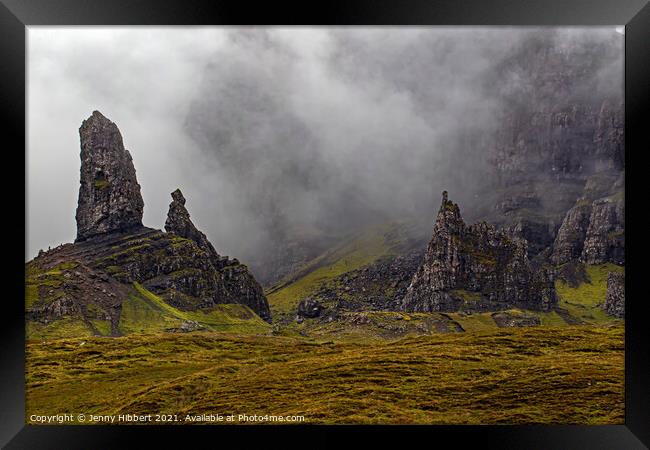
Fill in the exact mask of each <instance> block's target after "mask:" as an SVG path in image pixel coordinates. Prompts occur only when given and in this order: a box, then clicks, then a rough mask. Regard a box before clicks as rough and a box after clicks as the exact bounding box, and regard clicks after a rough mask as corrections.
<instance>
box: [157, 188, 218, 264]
mask: <svg viewBox="0 0 650 450" xmlns="http://www.w3.org/2000/svg"><path fill="white" fill-rule="evenodd" d="M171 195H172V202H171V203H170V204H169V212H168V213H167V220H166V221H165V231H167V232H168V233H175V234H177V235H178V236H181V237H184V238H187V239H191V240H193V241H194V242H196V243H197V244H198V245H199V247H201V248H202V249H204V250H205V251H207V252H208V253H209V254H211V255H214V256H216V257H217V258H218V256H219V255H218V254H217V251H216V250H215V249H214V247H213V246H212V244H211V243H210V241H208V238H207V237H206V236H205V234H203V233H202V232H201V231H199V230H198V229H197V228H196V227H195V226H194V224H193V223H192V220H191V219H190V213H189V212H188V211H187V208H185V197H184V196H183V193H182V192H181V190H180V189H176V190H175V191H174V192H172V194H171Z"/></svg>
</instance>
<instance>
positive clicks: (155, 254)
mask: <svg viewBox="0 0 650 450" xmlns="http://www.w3.org/2000/svg"><path fill="white" fill-rule="evenodd" d="M80 135H81V147H82V151H81V160H82V161H81V162H82V168H81V187H80V190H79V206H78V208H77V224H78V236H77V240H76V241H75V243H74V244H65V245H61V246H59V247H57V248H55V249H52V250H48V251H47V252H39V255H38V256H37V257H36V258H35V259H34V260H32V261H30V262H29V263H28V264H27V280H26V285H27V287H28V291H29V300H28V302H27V318H28V320H30V321H33V322H34V323H38V324H40V325H39V326H38V327H42V326H47V324H49V323H52V322H55V321H60V320H62V319H69V320H71V321H73V322H74V321H76V323H77V324H78V323H83V324H84V325H83V326H82V327H81V328H80V330H81V331H83V329H84V326H85V330H86V331H88V329H89V330H91V331H92V332H93V334H104V335H106V333H108V334H110V335H113V336H115V335H119V334H121V333H122V332H123V330H122V327H121V325H120V324H121V323H122V319H121V317H122V313H123V311H124V308H123V306H124V302H127V303H128V304H129V305H130V306H129V312H130V314H131V315H130V316H129V320H131V321H133V320H136V319H134V317H135V318H138V317H141V316H140V314H142V312H138V311H133V308H134V306H133V305H132V303H130V302H128V300H129V298H130V297H133V296H139V297H140V298H142V296H145V297H146V295H151V294H154V296H157V297H159V299H155V300H151V299H149V300H144V302H145V303H147V302H148V301H153V302H154V303H153V304H151V305H149V306H147V307H146V308H153V309H152V312H151V311H150V312H149V313H148V314H149V318H151V317H156V315H160V314H164V311H165V309H164V308H163V309H162V312H161V310H160V306H156V302H160V301H164V302H165V303H167V304H168V305H171V306H173V307H174V308H176V309H177V310H179V311H191V312H195V311H203V312H204V313H206V314H211V313H213V312H215V311H217V310H218V308H217V306H218V305H222V304H238V305H245V306H247V307H249V308H250V309H251V310H252V311H253V312H255V313H256V314H257V315H258V316H259V317H261V318H262V319H264V320H266V321H267V322H270V320H271V313H270V309H269V305H268V302H267V300H266V297H265V296H264V292H263V290H262V287H261V286H260V285H259V283H258V282H257V281H256V280H255V278H254V277H253V276H252V275H251V273H250V272H249V270H248V268H247V267H246V266H245V265H244V264H241V263H240V262H239V261H238V260H237V259H231V258H228V257H227V256H221V255H219V254H218V253H217V251H216V250H215V249H214V247H213V246H212V244H211V243H210V242H209V241H208V239H207V237H206V236H205V234H203V233H202V232H201V231H199V230H198V229H197V228H196V226H194V224H193V223H192V221H191V219H190V214H189V212H188V211H187V209H186V208H185V198H184V197H183V194H182V193H181V192H180V190H176V191H174V192H173V193H172V199H173V201H172V203H171V205H170V209H169V213H168V217H167V221H166V223H165V229H166V230H167V232H163V231H161V230H155V229H152V228H148V227H145V226H143V225H142V210H143V205H144V203H143V201H142V197H141V195H140V186H139V185H138V183H137V180H136V177H135V168H134V167H133V162H132V160H131V156H130V155H129V153H128V151H126V150H125V149H124V146H123V144H122V137H121V135H120V132H119V130H118V128H117V126H116V125H115V124H114V123H113V122H111V121H110V120H108V119H106V118H105V117H104V116H103V115H101V114H100V113H99V112H97V111H95V112H94V113H93V115H92V116H91V117H90V118H89V119H88V120H86V121H84V122H83V124H82V126H81V129H80ZM134 289H135V290H134ZM142 289H146V290H148V291H149V292H148V293H147V292H146V291H141V290H142ZM233 311H234V310H233ZM237 311H240V313H239V314H240V315H241V316H242V317H243V316H246V315H250V316H252V315H253V314H252V313H251V312H249V311H248V310H247V308H239V309H238V310H237ZM134 314H135V316H134ZM170 314H172V313H170ZM173 314H176V313H173ZM179 314H180V315H181V317H182V313H179ZM145 316H146V314H145ZM142 317H144V316H142ZM142 317H141V318H142ZM174 317H176V316H174ZM195 317H196V316H195ZM198 317H201V316H198ZM206 317H207V316H206ZM246 318H247V317H246ZM145 319H146V317H145V318H144V319H143V320H145ZM147 320H149V319H147ZM161 320H162V319H161ZM197 320H199V319H197ZM257 320H259V319H257ZM98 321H99V322H102V323H103V322H106V323H108V324H109V325H108V326H109V329H108V330H104V332H102V333H99V331H98V329H97V328H96V323H98ZM38 327H37V328H38ZM177 328H178V330H176V328H173V330H176V331H193V330H198V329H200V328H199V327H197V326H196V325H195V321H194V320H185V322H183V323H182V324H180V325H179V327H177Z"/></svg>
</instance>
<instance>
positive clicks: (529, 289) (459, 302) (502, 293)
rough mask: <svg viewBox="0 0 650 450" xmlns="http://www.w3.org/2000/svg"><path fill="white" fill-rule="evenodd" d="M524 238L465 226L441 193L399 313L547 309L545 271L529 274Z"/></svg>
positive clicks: (549, 292) (549, 291)
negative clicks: (517, 307)
mask: <svg viewBox="0 0 650 450" xmlns="http://www.w3.org/2000/svg"><path fill="white" fill-rule="evenodd" d="M526 246H527V243H526V241H525V240H522V239H519V238H515V237H512V236H510V235H508V234H507V233H506V232H505V231H501V230H497V229H496V228H495V227H494V226H493V225H490V224H488V223H486V222H481V223H478V224H476V225H472V226H469V227H467V226H465V223H464V221H463V219H462V217H461V215H460V208H459V207H458V205H456V204H455V203H453V202H451V201H449V200H448V199H447V193H446V192H443V198H442V205H441V206H440V210H439V212H438V217H437V219H436V223H435V225H434V229H433V237H432V238H431V242H430V243H429V246H428V248H427V251H426V253H425V255H424V259H423V261H422V264H421V265H420V267H419V268H418V270H417V272H416V273H415V275H414V276H413V279H412V280H411V284H410V285H409V287H408V289H407V292H406V295H405V297H404V299H403V300H402V304H401V307H402V309H404V310H405V311H423V312H426V311H455V310H458V309H465V310H498V309H506V308H507V307H509V306H513V305H523V306H525V307H527V308H530V309H542V310H548V309H550V308H551V307H552V305H553V304H554V303H555V302H556V296H555V289H554V287H553V283H552V280H551V278H550V275H549V273H548V272H547V271H546V270H545V269H543V268H542V269H539V270H534V269H533V268H532V266H531V264H530V262H529V260H528V256H527V249H526Z"/></svg>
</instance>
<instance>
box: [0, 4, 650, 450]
mask: <svg viewBox="0 0 650 450" xmlns="http://www.w3.org/2000/svg"><path fill="white" fill-rule="evenodd" d="M271 24H276V25H298V24H304V25H542V26H543V25H556V26H561V25H567V26H569V25H576V26H585V25H625V26H626V33H625V140H626V143H625V145H626V151H625V154H626V166H627V169H628V174H627V176H626V187H625V189H626V193H627V194H626V202H628V203H632V204H633V207H632V208H629V207H627V208H626V211H628V213H627V214H628V218H627V220H626V229H627V230H626V235H627V238H626V239H627V242H628V245H627V247H626V259H628V260H630V259H631V262H630V263H629V264H626V290H627V292H628V294H627V297H628V302H627V307H626V309H627V310H626V331H625V350H626V354H625V369H626V370H625V383H626V385H625V389H626V394H625V398H626V403H625V425H619V426H567V425H555V426H554V425H548V426H398V427H375V426H373V427H356V426H355V427H330V426H311V427H309V426H282V427H258V426H250V427H249V426H247V427H137V426H135V427H133V426H132V427H124V426H119V427H117V426H93V427H84V426H60V425H54V426H32V425H25V399H24V394H25V387H24V383H25V380H24V367H25V366H24V358H25V351H24V344H25V329H24V304H23V302H22V299H24V263H25V261H24V250H25V249H24V247H23V246H21V244H20V242H19V239H18V236H20V235H21V233H22V234H23V235H25V222H24V220H21V218H25V210H26V208H25V203H24V202H23V201H22V200H23V198H21V196H20V195H18V191H19V189H16V186H20V185H21V184H20V183H21V182H22V185H23V186H25V182H26V179H25V171H24V170H23V171H22V172H21V171H20V170H19V169H18V167H19V166H20V165H21V164H23V165H24V164H25V154H24V153H23V151H21V149H26V132H25V129H26V128H25V126H26V123H25V121H26V104H25V98H26V97H25V88H26V81H25V74H26V58H25V56H26V55H25V52H26V47H25V44H26V27H28V26H30V25H271ZM0 55H1V57H2V60H1V61H2V62H1V63H0V99H1V101H0V113H1V114H2V117H1V118H2V120H1V122H0V123H2V130H3V132H2V137H3V142H4V143H5V145H4V146H3V150H4V151H3V158H5V159H4V162H5V176H4V177H3V182H4V183H3V184H5V186H4V190H3V196H2V199H3V201H2V203H3V211H4V212H5V213H6V215H4V214H3V215H4V220H3V224H4V225H5V226H7V227H8V229H6V230H5V232H4V233H3V236H4V237H5V242H6V243H8V244H9V243H10V244H12V248H11V252H3V253H4V259H5V262H7V261H8V266H7V267H8V269H7V270H6V271H5V280H4V283H5V285H6V286H8V289H5V297H4V298H3V299H2V302H3V309H2V311H3V313H2V317H3V321H4V323H3V326H2V328H1V329H0V332H1V333H2V340H1V341H0V342H2V350H1V352H0V354H1V358H2V359H1V362H0V379H1V382H2V384H1V387H0V401H2V408H0V444H1V445H3V446H6V448H12V449H23V448H30V449H31V448H61V449H62V448H65V449H75V448H83V449H89V448H93V449H97V448H122V447H123V448H129V447H130V446H131V445H133V444H134V443H135V442H136V441H135V439H136V438H137V437H138V436H136V435H145V436H146V439H147V442H148V444H149V445H148V446H151V445H154V444H153V443H152V441H151V439H155V440H159V441H160V442H161V443H166V444H167V445H180V444H177V443H179V442H180V443H184V444H185V446H189V445H193V443H195V442H196V441H195V439H196V438H197V435H198V437H200V438H204V439H208V441H205V442H212V445H210V447H213V446H221V445H227V444H225V443H226V442H237V444H238V446H242V445H243V446H244V447H245V446H247V444H248V441H249V440H250V439H251V438H255V439H260V438H261V439H263V441H264V442H265V444H264V445H268V443H269V442H272V441H277V442H279V443H283V444H284V445H290V444H291V443H292V441H293V440H294V434H295V433H296V432H299V433H300V439H298V440H296V441H295V442H302V443H303V444H305V445H308V446H309V447H317V446H323V445H328V446H331V445H332V444H333V443H335V442H337V441H340V440H342V439H345V440H347V439H348V438H349V437H351V435H353V434H357V433H363V434H364V439H372V440H373V441H383V442H386V440H390V439H396V442H398V443H400V445H402V446H403V445H416V440H417V441H421V442H424V443H427V442H429V443H431V445H432V446H433V447H435V446H437V443H438V442H440V443H441V442H444V441H447V440H449V439H451V440H452V442H454V445H458V444H461V445H462V444H464V443H467V442H468V441H472V442H475V443H478V444H479V445H481V447H483V448H485V447H487V448H527V449H528V448H540V449H548V448H567V449H569V448H570V449H578V448H589V449H624V448H625V449H627V448H630V449H634V448H647V447H648V446H650V426H648V425H649V424H650V389H649V388H648V382H647V376H648V374H649V373H650V371H649V370H648V369H649V367H650V351H649V349H648V342H650V336H649V334H650V332H649V329H650V327H648V326H647V325H646V324H645V323H644V322H645V318H646V317H648V316H646V315H645V314H644V312H645V305H644V301H645V302H646V303H647V300H645V298H644V297H643V295H642V294H643V285H644V280H643V270H644V261H642V260H641V257H642V256H643V254H644V253H645V252H644V250H645V249H644V247H643V246H642V243H643V242H642V241H643V235H644V233H643V231H642V230H641V226H640V223H642V222H641V221H640V220H637V221H635V220H631V218H633V215H635V214H639V215H640V216H641V215H643V212H644V211H643V206H634V204H635V202H639V204H640V205H642V203H640V202H643V200H644V198H643V194H642V193H643V192H644V186H643V185H642V184H641V182H642V181H641V180H642V179H643V178H642V177H643V174H642V173H641V171H642V170H644V166H643V164H641V163H639V162H638V161H636V167H635V165H634V164H635V160H634V159H633V158H632V155H642V154H643V152H647V151H648V149H650V145H648V144H649V142H648V130H647V128H648V127H647V126H646V125H645V123H646V122H645V120H644V119H646V118H647V117H648V114H647V112H648V105H649V102H650V3H648V2H647V1H646V0H571V1H568V0H491V1H486V0H444V1H442V0H408V1H400V2H397V1H392V2H391V1H388V0H364V1H361V0H356V1H352V0H348V1H344V0H339V1H334V0H331V1H327V2H319V3H316V4H310V3H308V2H302V3H298V2H296V3H290V2H287V3H283V4H279V3H276V2H259V4H250V3H248V2H244V1H239V2H236V1H234V0H228V1H224V0H216V1H209V0H202V1H195V2H188V1H183V0H169V1H163V0H157V1H156V0H139V1H135V0H102V1H90V0H0ZM55 88H56V87H53V89H55ZM636 159H639V158H638V157H637V158H636ZM9 161H10V162H9ZM630 163H632V164H630ZM23 168H24V166H23ZM8 173H11V175H12V177H15V178H14V179H13V180H12V181H8V180H9V177H8V176H6V175H7V174H8ZM21 212H22V215H21ZM8 236H9V237H8ZM637 294H638V295H637ZM190 434H191V436H189V435H190ZM139 437H144V436H139ZM232 439H236V440H235V441H232ZM188 443H189V444H188ZM129 444H131V445H129ZM156 445H162V444H156ZM167 445H163V447H165V446H167ZM418 445H420V444H418Z"/></svg>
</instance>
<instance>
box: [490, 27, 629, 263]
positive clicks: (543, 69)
mask: <svg viewBox="0 0 650 450" xmlns="http://www.w3.org/2000/svg"><path fill="white" fill-rule="evenodd" d="M622 42H623V41H622V37H621V36H620V35H617V34H616V33H612V36H611V40H610V41H607V40H603V41H601V42H599V43H596V42H589V41H584V42H573V43H571V44H567V45H558V43H557V42H555V41H554V40H553V38H552V37H549V35H540V36H539V37H538V38H537V39H530V40H528V41H526V42H525V43H524V44H522V46H521V48H520V49H519V50H518V51H517V52H515V53H513V55H512V57H511V58H509V59H507V60H505V61H503V62H502V63H501V64H500V66H499V68H498V70H497V71H496V74H495V79H494V80H493V81H492V82H491V83H490V89H492V90H494V89H496V90H498V91H499V97H500V98H501V99H502V101H503V114H502V116H501V117H499V120H498V123H499V127H498V131H497V133H496V135H495V136H494V138H493V141H492V144H491V145H490V148H489V150H488V154H489V155H490V158H489V159H490V162H491V165H492V167H493V172H494V178H495V180H496V182H495V186H494V188H493V190H494V199H493V200H491V201H490V202H488V203H491V204H493V212H492V213H490V214H486V215H485V217H486V219H487V220H489V221H490V222H492V223H495V224H497V225H499V226H504V227H509V226H512V227H518V228H519V230H518V231H519V235H520V236H522V237H524V238H526V239H527V240H528V242H529V253H530V255H531V256H533V255H537V254H538V253H541V252H542V251H543V250H545V249H548V248H549V247H550V246H551V245H552V244H553V243H554V241H556V242H555V245H554V249H553V260H554V261H566V260H567V259H568V258H571V257H575V256H580V253H581V251H582V249H581V248H579V247H580V246H581V244H578V241H580V240H581V239H576V238H575V237H574V236H572V234H573V233H577V234H578V235H579V236H580V237H581V238H582V236H583V235H584V234H585V233H586V229H585V218H584V214H585V212H586V210H587V209H588V208H587V207H586V206H585V205H581V206H580V207H579V208H575V209H574V210H572V212H571V213H570V216H567V217H566V220H565V216H566V215H567V212H568V211H569V210H570V209H571V208H572V207H574V206H575V205H576V202H577V200H578V199H579V198H581V197H586V198H588V199H589V200H590V201H594V200H596V199H597V198H598V197H594V196H593V195H592V194H593V193H592V192H589V191H590V189H591V188H593V187H594V183H595V184H596V185H597V184H602V183H605V184H606V185H607V187H608V188H609V187H610V186H611V182H612V181H613V180H615V179H616V177H617V176H619V175H620V174H622V173H623V172H624V169H625V167H624V164H625V158H624V136H623V134H624V121H623V89H622V86H623V78H622V75H623V65H622V63H621V60H620V57H621V54H622V51H623V45H622ZM605 74H606V75H605ZM604 79H606V80H607V86H604V81H603V80H604ZM603 180H604V181H603ZM621 188H622V187H621ZM612 193H613V192H608V193H607V194H605V193H604V192H601V196H603V195H610V194H612ZM488 195H489V194H488ZM563 221H564V222H565V223H564V225H563V229H562V230H561V231H560V232H559V235H560V236H559V239H560V240H559V241H557V240H556V239H555V238H556V232H558V227H560V224H562V223H563ZM587 226H588V225H587ZM570 235H571V236H570ZM576 252H577V255H576Z"/></svg>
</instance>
